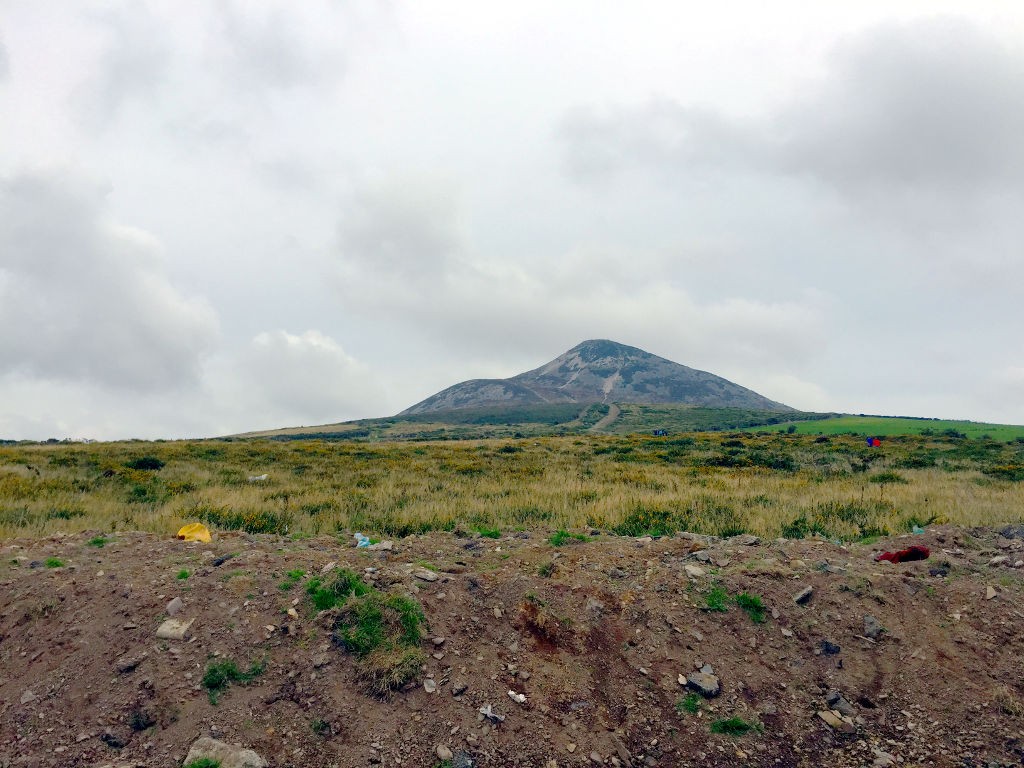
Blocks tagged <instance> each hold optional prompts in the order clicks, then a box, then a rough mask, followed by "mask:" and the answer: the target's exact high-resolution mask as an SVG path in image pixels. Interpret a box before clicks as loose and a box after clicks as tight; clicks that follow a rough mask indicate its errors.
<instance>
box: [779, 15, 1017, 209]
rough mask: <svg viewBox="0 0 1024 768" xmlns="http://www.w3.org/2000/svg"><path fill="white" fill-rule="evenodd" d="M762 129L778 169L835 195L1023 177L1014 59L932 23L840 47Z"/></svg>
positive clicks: (968, 32)
mask: <svg viewBox="0 0 1024 768" xmlns="http://www.w3.org/2000/svg"><path fill="white" fill-rule="evenodd" d="M771 128H772V131H771V133H772V139H773V143H774V147H772V148H771V149H772V150H774V154H775V157H776V158H777V161H778V163H779V166H780V167H781V168H782V169H784V170H787V171H789V172H792V173H807V174H810V175H813V176H815V177H817V178H819V179H821V180H822V181H824V182H826V183H828V184H830V185H832V186H834V187H837V188H840V189H846V188H851V187H853V188H856V187H860V186H864V185H867V186H878V185H886V184H897V185H903V186H909V187H917V186H925V187H929V186H934V187H939V188H947V189H959V188H963V187H968V188H973V187H979V186H987V185H1002V184H1007V183H1009V184H1014V185H1016V184H1020V183H1022V182H1024V57H1022V56H1021V55H1020V54H1019V53H1017V54H1015V53H1014V52H1012V51H1011V50H1009V49H1008V48H1006V47H1005V46H1004V45H1002V44H1001V43H1000V41H999V40H998V39H996V38H995V37H994V36H992V35H988V34H986V33H984V32H982V31H981V30H979V29H977V28H975V27H972V26H970V25H968V24H965V23H963V22H958V21H956V20H953V19H940V20H935V21H932V22H929V23H919V24H916V25H912V26H901V27H885V28H881V29H877V30H874V31H872V32H870V33H868V34H865V35H864V36H863V37H861V38H859V39H855V40H852V41H850V42H849V43H848V44H847V45H846V46H844V47H842V48H840V49H839V50H837V52H836V53H835V55H834V57H833V63H832V75H831V77H830V78H829V79H828V80H827V81H826V82H825V83H823V84H822V85H820V86H819V87H817V88H814V89H812V90H811V92H810V93H809V94H808V95H807V96H806V97H805V98H803V99H800V100H798V101H797V102H796V103H795V104H794V105H793V106H792V107H791V108H790V109H788V110H786V111H783V112H782V113H781V114H779V115H777V116H776V117H775V120H774V124H773V125H772V126H771Z"/></svg>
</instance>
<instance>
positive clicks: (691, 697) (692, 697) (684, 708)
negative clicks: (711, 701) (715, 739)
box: [676, 693, 703, 715]
mask: <svg viewBox="0 0 1024 768" xmlns="http://www.w3.org/2000/svg"><path fill="white" fill-rule="evenodd" d="M702 703H703V699H702V698H701V696H700V694H699V693H688V694H686V696H685V697H683V698H681V699H680V700H679V701H677V702H676V712H678V713H679V714H682V713H683V712H688V713H690V714H691V715H696V714H697V713H698V712H700V707H701V704H702Z"/></svg>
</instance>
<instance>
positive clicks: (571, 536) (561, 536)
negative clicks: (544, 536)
mask: <svg viewBox="0 0 1024 768" xmlns="http://www.w3.org/2000/svg"><path fill="white" fill-rule="evenodd" d="M586 540H587V537H586V536H584V535H583V534H582V533H569V532H568V531H565V530H558V531H555V533H554V534H553V535H552V536H551V538H549V539H548V543H549V544H550V545H551V546H553V547H561V546H564V545H566V544H575V543H576V542H577V541H586Z"/></svg>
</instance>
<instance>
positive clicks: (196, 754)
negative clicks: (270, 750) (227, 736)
mask: <svg viewBox="0 0 1024 768" xmlns="http://www.w3.org/2000/svg"><path fill="white" fill-rule="evenodd" d="M204 757H205V758H208V759H210V760H218V761H220V768H267V761H266V760H264V759H263V758H262V757H260V756H259V755H257V754H256V753H255V752H253V751H252V750H251V749H243V748H242V747H236V746H234V745H232V744H228V743H226V742H223V741H217V740H216V739H211V738H210V737H209V736H201V737H200V738H198V739H196V741H195V742H194V743H193V744H192V748H191V749H189V751H188V754H187V755H185V765H188V764H189V763H191V762H193V761H194V760H200V759H202V758H204Z"/></svg>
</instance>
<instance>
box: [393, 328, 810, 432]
mask: <svg viewBox="0 0 1024 768" xmlns="http://www.w3.org/2000/svg"><path fill="white" fill-rule="evenodd" d="M613 402H619V403H640V404H653V403H684V404H688V405H699V406H704V407H713V408H753V409H759V410H771V411H791V410H793V409H792V408H790V407H789V406H787V405H783V404H782V403H777V402H775V401H774V400H769V399H768V398H766V397H763V396H762V395H759V394H758V393H757V392H754V391H752V390H749V389H747V388H746V387H741V386H740V385H738V384H734V383H733V382H731V381H728V380H726V379H723V378H722V377H720V376H715V375H714V374H712V373H707V372H706V371H698V370H696V369H694V368H688V367H687V366H685V365H680V364H679V363H674V362H672V361H671V360H666V359H665V358H663V357H658V356H657V355H652V354H651V353H649V352H645V351H643V350H642V349H637V348H636V347H630V346H627V345H625V344H619V343H617V342H614V341H608V340H606V339H595V340H590V341H584V342H583V343H582V344H579V345H577V346H575V347H573V348H572V349H570V350H569V351H568V352H566V353H565V354H562V355H559V356H558V357H556V358H555V359H554V360H552V361H551V362H550V363H547V364H546V365H542V366H541V367H540V368H536V369H534V370H532V371H527V372H525V373H520V374H519V375H517V376H513V377H511V378H508V379H473V380H470V381H463V382H461V383H459V384H456V385H454V386H451V387H448V388H447V389H445V390H442V391H441V392H438V393H437V394H436V395H433V396H431V397H428V398H427V399H426V400H423V401H422V402H419V403H417V404H416V405H413V406H412V407H410V408H407V409H406V410H404V411H402V413H401V414H399V415H400V416H407V415H413V414H419V413H431V412H437V411H451V410H458V409H463V408H481V407H492V406H522V405H536V404H540V403H613Z"/></svg>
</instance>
